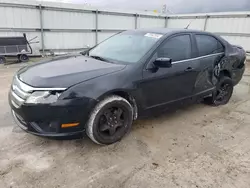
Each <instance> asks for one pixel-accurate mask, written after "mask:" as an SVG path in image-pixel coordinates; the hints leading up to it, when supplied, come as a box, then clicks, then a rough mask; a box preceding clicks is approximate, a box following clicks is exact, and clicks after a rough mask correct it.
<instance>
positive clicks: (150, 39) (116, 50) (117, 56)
mask: <svg viewBox="0 0 250 188" xmlns="http://www.w3.org/2000/svg"><path fill="white" fill-rule="evenodd" d="M161 37H162V35H160V34H153V33H146V34H145V33H132V34H131V33H120V34H118V35H115V36H113V37H111V38H109V39H107V40H106V41H104V42H102V43H100V44H99V45H97V46H96V47H95V48H93V49H92V50H90V51H89V56H98V57H101V58H103V59H104V58H105V59H108V60H110V61H114V62H124V63H136V62H138V61H139V60H140V59H141V58H142V57H143V56H144V55H145V54H146V53H147V52H148V50H149V49H150V48H151V47H152V46H153V45H154V44H155V43H156V41H158V40H159V39H160V38H161Z"/></svg>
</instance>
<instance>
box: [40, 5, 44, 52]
mask: <svg viewBox="0 0 250 188" xmlns="http://www.w3.org/2000/svg"><path fill="white" fill-rule="evenodd" d="M39 12H40V29H41V43H42V55H43V56H44V32H43V7H42V5H41V4H40V5H39Z"/></svg>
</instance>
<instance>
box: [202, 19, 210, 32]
mask: <svg viewBox="0 0 250 188" xmlns="http://www.w3.org/2000/svg"><path fill="white" fill-rule="evenodd" d="M208 18H209V16H206V18H205V22H204V28H203V30H204V31H206V30H207V20H208Z"/></svg>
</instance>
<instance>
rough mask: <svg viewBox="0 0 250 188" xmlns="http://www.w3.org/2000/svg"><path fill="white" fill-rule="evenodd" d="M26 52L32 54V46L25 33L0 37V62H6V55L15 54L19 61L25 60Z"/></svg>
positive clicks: (26, 58)
mask: <svg viewBox="0 0 250 188" xmlns="http://www.w3.org/2000/svg"><path fill="white" fill-rule="evenodd" d="M35 38H37V37H35ZM35 38H34V39H35ZM32 40H33V39H32ZM27 54H32V48H31V46H30V43H29V41H27V38H26V34H23V37H16V36H15V37H0V64H4V63H6V56H16V57H17V58H18V61H19V62H27V61H29V57H28V55H27Z"/></svg>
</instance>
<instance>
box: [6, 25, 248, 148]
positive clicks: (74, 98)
mask: <svg viewBox="0 0 250 188" xmlns="http://www.w3.org/2000/svg"><path fill="white" fill-rule="evenodd" d="M245 59H246V55H245V51H244V50H243V49H242V48H241V47H238V46H233V45H231V44H229V43H228V42H227V41H225V40H224V39H223V38H221V37H219V36H216V35H214V34H211V33H207V32H201V31H194V30H187V29H179V30H177V29H139V30H131V31H125V32H122V33H119V34H117V35H115V36H113V37H111V38H109V39H107V40H105V41H104V42H102V43H100V44H98V45H97V46H95V47H93V48H91V49H89V50H87V51H85V52H82V53H81V54H76V55H75V54H73V55H68V56H62V57H58V58H55V59H51V60H48V61H46V62H40V63H37V64H35V65H31V66H28V67H25V68H22V69H21V70H19V71H18V72H17V74H16V75H15V77H14V79H13V83H12V86H11V90H10V92H9V104H10V106H11V108H12V114H13V117H14V119H15V120H16V122H17V124H18V125H19V126H20V127H21V128H22V129H24V130H25V131H27V132H30V133H32V134H35V135H40V136H46V137H64V136H71V135H77V134H83V133H84V132H85V131H86V133H87V135H88V136H89V137H90V138H91V139H92V140H93V141H94V142H95V143H97V144H112V143H114V142H117V141H119V140H121V139H122V137H123V136H124V135H125V134H126V133H128V132H129V131H130V129H131V126H132V122H133V120H135V119H137V118H141V117H145V116H150V115H151V114H152V113H153V112H161V111H164V110H167V109H171V108H176V107H180V106H181V105H184V104H190V103H195V102H200V101H205V102H206V103H208V104H211V105H215V106H218V105H224V104H226V103H227V102H228V101H229V100H230V98H231V96H232V93H233V88H234V86H235V85H236V84H237V83H238V82H239V81H240V80H241V78H242V75H243V73H244V70H245Z"/></svg>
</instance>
